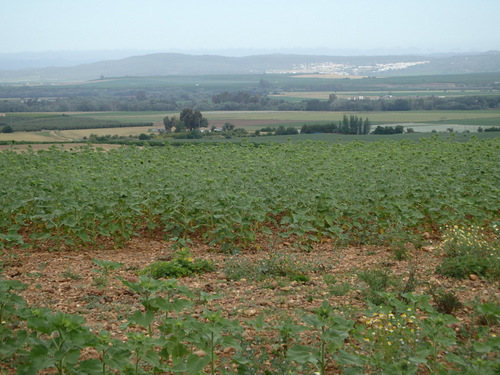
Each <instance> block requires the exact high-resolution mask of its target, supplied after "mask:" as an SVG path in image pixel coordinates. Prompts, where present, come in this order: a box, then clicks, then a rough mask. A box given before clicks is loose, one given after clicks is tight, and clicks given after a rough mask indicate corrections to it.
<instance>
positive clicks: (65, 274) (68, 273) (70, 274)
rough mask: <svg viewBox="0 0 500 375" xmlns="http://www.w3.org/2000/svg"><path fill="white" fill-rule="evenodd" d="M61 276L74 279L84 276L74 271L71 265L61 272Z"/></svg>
mask: <svg viewBox="0 0 500 375" xmlns="http://www.w3.org/2000/svg"><path fill="white" fill-rule="evenodd" d="M61 276H62V277H64V278H66V279H72V280H80V279H81V278H82V277H81V276H80V275H79V274H77V273H75V272H73V271H72V270H71V268H70V267H68V268H66V270H64V271H63V272H61Z"/></svg>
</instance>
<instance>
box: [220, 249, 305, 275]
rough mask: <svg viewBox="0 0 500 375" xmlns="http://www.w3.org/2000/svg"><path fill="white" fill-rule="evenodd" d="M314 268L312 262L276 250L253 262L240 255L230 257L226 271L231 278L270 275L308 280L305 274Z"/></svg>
mask: <svg viewBox="0 0 500 375" xmlns="http://www.w3.org/2000/svg"><path fill="white" fill-rule="evenodd" d="M313 268H314V267H312V265H311V264H310V263H307V262H303V261H300V260H297V259H296V258H294V257H293V256H292V255H290V254H286V253H281V252H275V253H271V254H269V255H268V256H267V257H265V258H262V259H259V260H257V261H252V262H251V261H249V260H247V259H244V258H238V257H235V258H232V259H229V260H228V261H227V262H226V265H225V267H224V272H225V274H226V275H227V277H228V278H229V279H230V280H239V279H241V278H246V279H249V280H255V281H264V280H265V279H267V278H270V277H288V278H289V279H291V280H292V281H293V280H295V281H298V282H306V281H309V278H308V277H307V276H306V275H305V274H306V272H308V271H310V270H311V269H313Z"/></svg>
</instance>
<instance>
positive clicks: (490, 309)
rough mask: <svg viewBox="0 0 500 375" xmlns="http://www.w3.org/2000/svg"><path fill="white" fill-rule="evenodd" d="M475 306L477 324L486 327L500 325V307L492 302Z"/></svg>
mask: <svg viewBox="0 0 500 375" xmlns="http://www.w3.org/2000/svg"><path fill="white" fill-rule="evenodd" d="M477 302H478V303H477V304H474V306H475V308H474V310H475V312H476V314H477V323H478V324H480V325H485V326H490V327H491V326H493V325H497V324H500V305H499V304H496V303H492V302H487V303H480V302H479V301H477Z"/></svg>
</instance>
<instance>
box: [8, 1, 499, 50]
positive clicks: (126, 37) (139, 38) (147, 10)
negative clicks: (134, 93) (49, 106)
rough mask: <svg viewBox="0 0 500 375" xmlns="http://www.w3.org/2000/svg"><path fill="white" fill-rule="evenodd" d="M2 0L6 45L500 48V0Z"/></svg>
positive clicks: (21, 47) (16, 47)
mask: <svg viewBox="0 0 500 375" xmlns="http://www.w3.org/2000/svg"><path fill="white" fill-rule="evenodd" d="M0 2H1V3H2V5H1V16H0V53H17V52H40V51H66V50H69V51H86V50H138V51H157V52H173V51H176V52H183V51H185V52H190V51H191V52H193V51H198V52H204V51H205V52H210V51H219V52H221V51H222V52H223V51H227V52H228V54H230V50H245V51H246V52H249V51H250V52H251V51H252V50H254V51H256V52H261V51H264V50H265V51H269V52H280V51H286V52H288V51H290V50H301V51H302V52H307V50H309V51H312V52H316V51H318V50H320V49H323V50H346V51H347V52H348V51H353V52H354V51H358V52H359V51H364V52H366V53H367V54H369V53H370V51H377V52H384V51H386V52H387V53H394V52H398V53H429V52H432V53H441V52H484V51H488V50H500V22H499V15H500V0H342V1H339V0H306V1H302V0H15V1H13V0H0ZM233 52H234V51H233ZM247 54H248V53H247Z"/></svg>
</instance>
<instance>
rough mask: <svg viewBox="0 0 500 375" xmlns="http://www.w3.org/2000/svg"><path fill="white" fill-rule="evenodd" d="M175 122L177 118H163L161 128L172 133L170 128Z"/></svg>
mask: <svg viewBox="0 0 500 375" xmlns="http://www.w3.org/2000/svg"><path fill="white" fill-rule="evenodd" d="M176 122H177V117H175V116H172V117H168V116H166V117H164V118H163V126H165V130H166V131H167V132H168V133H170V132H171V131H172V128H173V127H174V126H175V123H176Z"/></svg>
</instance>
